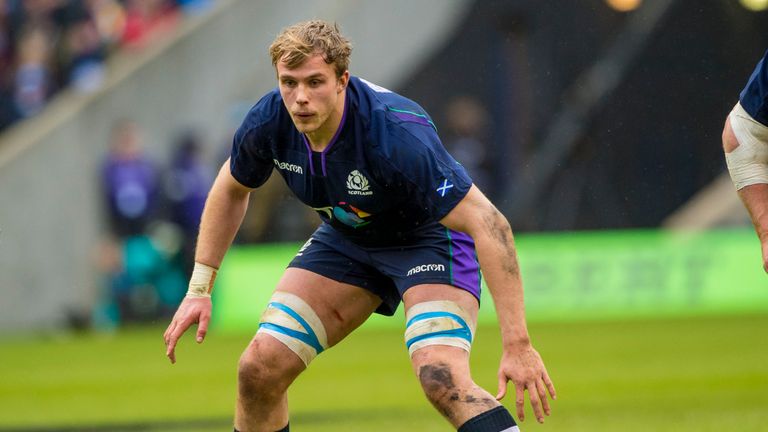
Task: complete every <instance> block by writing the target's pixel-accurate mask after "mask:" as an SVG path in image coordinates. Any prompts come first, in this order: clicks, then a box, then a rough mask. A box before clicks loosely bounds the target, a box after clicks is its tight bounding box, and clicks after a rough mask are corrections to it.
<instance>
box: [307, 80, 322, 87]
mask: <svg viewBox="0 0 768 432" xmlns="http://www.w3.org/2000/svg"><path fill="white" fill-rule="evenodd" d="M322 83H323V81H322V80H318V79H313V80H310V81H309V85H310V86H312V87H317V86H319V85H320V84H322Z"/></svg>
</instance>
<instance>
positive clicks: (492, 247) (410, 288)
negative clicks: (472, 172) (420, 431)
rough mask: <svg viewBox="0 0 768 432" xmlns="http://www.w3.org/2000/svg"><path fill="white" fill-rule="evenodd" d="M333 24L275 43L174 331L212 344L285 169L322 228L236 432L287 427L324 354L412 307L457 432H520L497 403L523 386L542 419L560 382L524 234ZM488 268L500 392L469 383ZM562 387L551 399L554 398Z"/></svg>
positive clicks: (420, 342) (443, 406)
mask: <svg viewBox="0 0 768 432" xmlns="http://www.w3.org/2000/svg"><path fill="white" fill-rule="evenodd" d="M351 49H352V47H351V44H350V43H349V41H348V40H347V39H346V38H345V37H344V36H342V35H341V34H340V33H339V30H338V28H337V27H336V25H335V24H330V23H327V22H324V21H318V20H313V21H307V22H301V23H298V24H295V25H293V26H291V27H288V28H286V29H284V30H283V31H282V32H281V33H280V34H279V35H278V36H277V38H276V39H275V41H274V42H273V43H272V45H271V47H270V49H269V52H270V55H271V57H272V63H273V65H274V66H275V70H276V74H277V81H278V87H277V88H276V89H275V90H273V91H271V92H269V93H268V94H267V95H266V96H264V97H263V98H262V99H261V100H260V101H259V102H258V103H257V104H256V105H255V106H254V107H253V108H252V109H251V110H250V112H249V113H248V114H247V116H246V117H245V119H244V120H243V123H242V125H241V126H240V128H239V130H238V131H237V132H236V133H235V137H234V142H233V146H232V151H231V156H230V158H229V160H228V162H226V163H225V164H224V165H223V166H222V168H221V170H220V172H219V174H218V177H217V179H216V181H215V184H214V185H213V186H212V188H211V191H210V194H209V196H208V200H207V203H206V205H205V210H204V213H203V217H202V221H201V224H200V232H199V235H198V240H197V250H196V255H195V261H196V262H195V268H194V272H193V275H192V277H191V280H190V285H189V291H188V294H187V296H186V298H185V299H184V300H183V301H182V303H181V305H180V306H179V308H178V310H177V312H176V314H175V316H174V317H173V320H172V322H171V324H170V325H169V327H168V329H167V330H166V332H165V335H164V339H165V342H166V346H167V351H166V354H167V356H168V357H169V358H170V360H171V362H175V359H176V357H175V353H174V349H175V347H176V344H177V342H178V340H179V338H180V337H181V335H182V334H183V333H184V331H186V329H187V328H189V327H190V326H191V325H192V324H194V323H198V328H197V341H198V342H202V340H203V338H204V337H205V334H206V331H207V327H208V322H209V319H210V315H211V298H210V294H211V290H212V288H213V283H214V278H215V276H216V271H217V269H218V268H219V265H220V264H221V262H222V259H223V258H224V254H225V252H226V251H227V249H228V248H229V246H230V244H231V242H232V240H233V237H234V236H235V233H236V231H237V229H238V227H239V225H240V223H241V221H242V219H243V216H244V213H245V209H246V204H247V202H248V196H249V193H250V192H251V191H252V190H253V189H254V188H257V187H259V186H260V185H262V184H263V183H264V182H265V181H266V180H267V178H268V177H269V176H270V173H271V172H272V171H275V170H276V171H277V172H278V173H279V174H280V175H281V176H282V177H283V179H284V180H285V182H286V183H287V185H288V186H289V187H290V189H291V190H292V191H293V193H295V194H296V196H297V197H298V198H299V199H300V200H301V201H303V202H304V203H305V204H306V205H308V206H310V207H312V208H313V209H315V210H316V211H317V213H318V214H319V216H320V218H321V219H322V223H321V224H320V226H319V228H317V230H316V231H315V232H314V234H312V236H311V237H310V239H309V240H307V242H306V243H305V244H304V246H303V247H302V248H301V249H300V250H299V251H298V253H297V254H296V256H295V257H294V258H293V260H292V261H291V263H290V264H289V265H288V268H287V269H286V271H285V273H284V275H283V277H282V279H281V280H280V281H279V282H278V285H277V287H276V289H275V292H274V294H273V296H272V299H271V301H270V303H269V306H268V307H267V309H266V311H265V312H264V314H263V315H262V317H261V321H260V325H259V329H258V331H257V333H256V335H255V337H254V338H253V340H252V341H251V343H250V344H249V346H248V347H247V348H246V349H245V352H244V353H243V354H242V357H241V358H240V362H239V366H238V398H237V407H236V413H235V430H236V431H238V430H239V431H248V432H253V431H270V432H271V431H287V430H288V402H287V396H286V395H287V390H288V387H289V386H290V385H291V383H292V382H293V381H294V379H296V377H297V376H298V375H299V374H300V373H301V372H302V371H303V370H305V369H306V367H307V366H308V365H309V363H310V362H311V361H312V359H313V358H314V357H315V356H317V355H318V354H320V353H321V352H322V351H324V350H326V349H328V348H330V347H332V346H334V345H335V344H337V343H338V342H339V341H341V340H342V339H344V337H346V336H347V335H348V334H349V333H350V332H352V331H353V330H354V329H355V328H357V327H358V326H360V325H361V324H362V323H363V322H364V321H365V320H366V319H367V318H368V317H369V316H370V315H371V314H373V313H374V312H375V313H380V314H384V315H392V314H393V313H394V312H395V310H396V308H397V307H398V305H399V303H400V302H401V301H402V302H403V303H404V307H405V310H406V320H407V322H406V325H405V327H406V329H405V342H406V346H407V348H408V350H409V353H410V357H411V361H412V364H413V369H414V372H415V374H416V376H417V377H418V379H419V381H420V382H421V385H422V387H423V389H424V392H425V394H426V397H427V398H428V399H429V401H430V402H431V403H432V404H433V405H434V406H435V408H436V409H437V410H438V411H439V412H440V413H441V414H442V415H443V416H444V417H445V418H446V419H447V420H448V421H449V422H450V423H451V424H452V425H453V426H454V427H455V428H457V429H458V430H459V431H462V432H480V431H484V432H485V431H493V432H498V431H517V430H518V427H517V426H516V423H515V421H514V419H513V417H512V416H511V414H510V413H509V412H508V411H507V409H506V408H505V407H504V406H502V405H501V403H500V402H499V400H501V398H503V397H504V395H505V393H506V391H507V390H506V389H507V383H508V381H512V382H513V384H514V386H515V389H516V391H515V403H516V409H517V415H518V418H519V419H520V420H523V419H524V413H523V405H524V392H526V391H527V392H528V398H529V400H530V404H531V406H532V408H533V412H534V414H535V416H536V418H537V420H538V421H540V422H542V421H543V420H544V416H545V415H549V414H550V402H549V400H548V397H552V398H554V397H555V389H554V386H553V384H552V381H551V380H550V378H549V375H548V373H547V370H546V368H545V366H544V364H543V362H542V359H541V357H540V356H539V354H538V352H537V351H536V350H535V349H534V348H533V347H532V345H531V341H530V338H529V335H528V330H527V327H526V321H525V314H524V308H523V287H522V282H521V278H520V271H519V267H518V261H517V256H516V252H515V245H514V240H513V235H512V231H511V229H510V226H509V223H508V222H507V220H506V219H505V217H504V216H503V215H502V214H501V213H500V212H499V211H498V210H497V209H496V208H495V207H494V206H493V205H492V204H491V203H490V202H489V201H488V199H487V198H486V197H485V196H484V195H483V194H482V192H481V191H480V190H478V189H477V187H475V186H474V185H473V184H472V181H471V179H470V178H469V177H468V176H467V173H466V171H465V170H464V168H463V167H462V166H461V165H460V164H459V163H457V162H456V161H455V160H454V159H453V158H452V157H451V156H450V155H449V154H448V153H447V152H446V151H445V149H444V148H443V146H442V144H441V143H440V139H439V138H438V135H437V132H436V129H435V125H434V123H433V122H432V120H431V119H430V117H429V115H427V113H426V112H425V111H424V110H423V109H422V108H421V107H420V106H418V105H417V104H416V103H414V102H412V101H410V100H408V99H406V98H404V97H402V96H400V95H397V94H395V93H393V92H391V91H389V90H387V89H385V88H382V87H380V86H377V85H375V84H373V83H370V82H368V81H365V80H364V79H362V78H358V77H354V76H351V75H350V73H349V71H348V65H349V56H350V53H351ZM480 267H482V269H483V276H484V277H485V278H486V280H487V285H488V287H489V289H490V292H491V296H492V298H493V300H494V303H495V307H496V310H497V315H498V319H499V325H500V327H501V334H502V358H501V364H500V367H499V370H498V391H497V394H496V395H495V397H494V396H492V395H491V394H489V393H488V392H487V391H486V390H484V389H482V388H480V387H479V386H477V385H476V384H475V383H474V381H473V380H472V378H471V377H470V370H469V352H470V347H471V344H472V341H473V339H474V336H475V327H476V322H477V314H478V302H479V298H480ZM547 393H549V396H548V395H547Z"/></svg>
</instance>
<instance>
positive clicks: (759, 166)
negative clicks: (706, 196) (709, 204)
mask: <svg viewBox="0 0 768 432" xmlns="http://www.w3.org/2000/svg"><path fill="white" fill-rule="evenodd" d="M728 119H729V120H730V123H731V129H732V130H733V134H734V135H735V136H736V140H737V141H738V142H739V146H738V147H736V149H734V150H733V151H732V152H730V153H726V154H725V162H726V164H727V165H728V172H729V173H730V175H731V180H732V181H733V184H734V186H736V190H740V189H742V188H744V187H746V186H749V185H753V184H762V183H765V184H768V127H766V126H765V125H763V124H761V123H759V122H757V121H756V120H755V119H753V118H752V116H750V115H749V113H747V112H746V111H745V110H744V108H742V106H741V104H739V103H737V104H736V106H735V107H733V111H731V113H730V114H729V115H728Z"/></svg>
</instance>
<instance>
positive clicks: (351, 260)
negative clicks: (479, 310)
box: [288, 223, 480, 316]
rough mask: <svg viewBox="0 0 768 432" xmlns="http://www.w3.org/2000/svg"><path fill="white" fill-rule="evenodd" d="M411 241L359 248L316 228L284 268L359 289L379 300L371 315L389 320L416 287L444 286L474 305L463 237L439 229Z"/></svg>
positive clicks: (474, 275) (470, 257)
mask: <svg viewBox="0 0 768 432" xmlns="http://www.w3.org/2000/svg"><path fill="white" fill-rule="evenodd" d="M434 225H435V226H434V228H433V229H429V230H425V232H424V233H423V234H420V235H419V236H418V238H416V239H415V240H413V241H411V242H409V243H407V244H404V245H398V246H393V247H363V246H360V245H357V244H355V243H353V242H351V241H350V240H348V239H346V238H345V237H344V236H343V235H342V234H341V233H339V232H338V231H336V230H335V229H333V228H332V227H331V226H329V225H328V224H325V223H323V224H321V225H320V227H319V228H318V229H317V230H316V231H315V232H314V234H312V237H310V239H309V240H308V241H307V242H306V243H305V244H304V246H302V248H301V249H300V250H299V252H298V253H297V254H296V256H295V257H294V258H293V260H292V261H291V263H290V264H289V265H288V267H296V268H301V269H305V270H309V271H311V272H313V273H317V274H319V275H321V276H325V277H327V278H329V279H333V280H335V281H338V282H343V283H347V284H350V285H355V286H358V287H361V288H364V289H366V290H368V291H370V292H372V293H374V294H376V295H377V296H379V297H380V298H381V300H382V303H381V305H380V306H379V308H378V309H377V310H376V312H377V313H380V314H382V315H388V316H389V315H393V314H394V313H395V310H397V306H398V305H399V304H400V300H401V299H402V296H403V293H405V291H406V290H407V289H408V288H410V287H412V286H414V285H420V284H447V285H453V286H455V287H457V288H460V289H463V290H465V291H469V292H470V293H472V295H474V296H475V298H477V299H478V302H479V301H480V264H479V263H478V261H477V254H476V253H475V243H474V241H473V240H472V237H470V236H469V235H467V234H464V233H460V232H457V231H453V230H449V229H448V228H445V227H444V226H442V225H440V224H434Z"/></svg>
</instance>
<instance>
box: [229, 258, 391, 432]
mask: <svg viewBox="0 0 768 432" xmlns="http://www.w3.org/2000/svg"><path fill="white" fill-rule="evenodd" d="M275 292H276V297H273V299H275V298H277V299H280V301H275V302H273V304H276V306H275V308H274V309H275V313H276V314H282V318H280V317H277V318H275V319H274V320H267V319H266V318H265V317H267V313H265V317H263V318H262V321H263V322H264V321H265V320H267V321H271V322H269V323H268V324H267V325H266V326H262V327H261V329H262V330H264V329H267V330H264V331H259V332H258V333H257V334H256V336H255V337H254V338H253V340H252V341H251V343H250V345H249V346H248V347H247V348H246V350H245V352H243V355H242V356H241V357H240V363H239V366H238V398H237V409H236V414H235V428H236V429H237V430H239V431H241V432H261V431H269V432H274V431H281V430H283V429H284V428H285V427H286V425H287V424H288V399H287V390H288V387H289V386H290V384H291V383H292V382H293V381H294V380H295V379H296V377H297V376H298V375H299V374H300V373H301V372H302V371H303V370H304V369H306V364H305V362H307V356H306V352H307V351H309V352H311V353H312V355H314V354H315V350H314V349H311V348H310V347H311V346H313V345H315V344H317V343H318V340H320V342H319V343H320V344H321V345H326V346H327V347H331V346H333V345H335V344H337V343H338V342H339V341H341V340H342V339H343V338H344V337H346V336H347V335H348V334H349V333H350V332H352V330H354V329H355V328H357V327H358V326H360V324H362V323H363V322H364V321H365V320H366V319H367V318H368V317H369V316H370V315H371V314H372V313H373V311H374V310H376V308H377V307H378V306H379V304H380V303H381V299H380V298H379V297H377V296H376V295H374V294H372V293H370V292H369V291H366V290H364V289H362V288H358V287H356V286H353V285H349V284H345V283H341V282H336V281H334V280H332V279H328V278H326V277H323V276H320V275H318V274H316V273H312V272H310V271H307V270H303V269H298V268H288V269H287V270H286V271H285V274H284V275H283V277H282V279H281V280H280V282H279V283H278V285H277V288H276V290H275ZM277 293H279V294H277ZM281 296H282V297H281ZM294 296H295V297H294ZM297 298H298V299H299V300H297ZM282 299H285V301H282ZM270 310H271V309H268V312H269V311H270ZM286 317H290V318H286ZM293 317H298V318H297V319H296V320H295V321H293V323H294V324H299V327H301V324H300V322H303V325H304V328H305V329H306V330H307V331H306V332H304V333H310V334H312V337H311V338H310V339H312V340H308V339H307V338H306V337H304V336H302V335H299V336H298V339H296V338H292V337H291V336H290V335H291V334H293V335H296V334H298V333H294V332H292V331H291V330H290V329H288V330H286V328H288V327H290V325H287V324H286V326H282V325H280V319H283V321H282V322H283V323H287V321H285V320H289V321H290V320H292V319H294V318H293ZM318 319H319V322H316V321H315V320H318ZM274 323H277V324H274ZM310 328H311V329H313V330H315V331H310ZM270 329H272V330H271V331H270ZM322 332H324V333H325V335H324V336H325V338H326V339H327V341H326V342H325V343H324V344H323V341H322V339H323V338H324V337H323V336H322V335H320V333H322ZM281 333H282V334H281ZM299 333H302V331H301V330H299ZM315 333H317V334H315ZM286 336H287V337H286ZM278 337H280V338H281V339H282V340H279V339H278ZM302 340H303V342H302ZM289 345H290V347H289ZM319 350H321V349H319ZM299 353H301V354H302V356H303V357H304V359H302V357H300V355H299ZM312 355H310V357H311V356H312Z"/></svg>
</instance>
